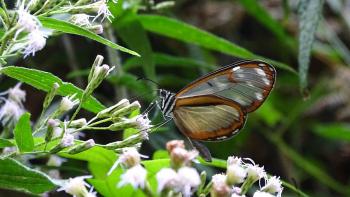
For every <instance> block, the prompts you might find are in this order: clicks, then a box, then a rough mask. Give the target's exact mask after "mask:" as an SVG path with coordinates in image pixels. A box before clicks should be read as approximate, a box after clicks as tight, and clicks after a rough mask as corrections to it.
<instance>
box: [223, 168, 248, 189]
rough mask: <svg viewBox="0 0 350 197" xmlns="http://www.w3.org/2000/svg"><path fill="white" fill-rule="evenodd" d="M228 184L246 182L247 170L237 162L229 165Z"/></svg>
mask: <svg viewBox="0 0 350 197" xmlns="http://www.w3.org/2000/svg"><path fill="white" fill-rule="evenodd" d="M226 174H227V184H229V185H235V184H239V183H243V182H244V178H245V177H246V175H247V172H246V170H245V169H244V168H243V167H242V166H240V165H237V164H232V165H228V166H227V170H226Z"/></svg>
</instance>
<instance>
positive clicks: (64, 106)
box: [58, 94, 79, 113]
mask: <svg viewBox="0 0 350 197" xmlns="http://www.w3.org/2000/svg"><path fill="white" fill-rule="evenodd" d="M78 103H79V99H75V94H74V95H72V96H65V97H63V98H62V100H61V103H60V105H59V107H58V110H59V112H60V113H64V112H67V111H69V110H71V109H72V108H73V107H74V106H75V105H77V104H78Z"/></svg>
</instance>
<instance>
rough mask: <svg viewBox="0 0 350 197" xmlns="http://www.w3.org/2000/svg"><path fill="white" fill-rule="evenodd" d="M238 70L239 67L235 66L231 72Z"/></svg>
mask: <svg viewBox="0 0 350 197" xmlns="http://www.w3.org/2000/svg"><path fill="white" fill-rule="evenodd" d="M240 68H241V67H240V66H236V67H234V68H232V71H233V72H235V71H237V70H239V69H240Z"/></svg>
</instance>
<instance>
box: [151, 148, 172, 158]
mask: <svg viewBox="0 0 350 197" xmlns="http://www.w3.org/2000/svg"><path fill="white" fill-rule="evenodd" d="M152 159H153V160H155V159H169V153H168V151H166V150H157V151H156V152H154V153H153V156H152Z"/></svg>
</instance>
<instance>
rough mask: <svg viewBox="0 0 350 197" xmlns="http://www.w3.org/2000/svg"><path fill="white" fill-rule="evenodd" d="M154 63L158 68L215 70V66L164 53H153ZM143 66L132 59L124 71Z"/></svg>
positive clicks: (137, 59)
mask: <svg viewBox="0 0 350 197" xmlns="http://www.w3.org/2000/svg"><path fill="white" fill-rule="evenodd" d="M153 61H154V62H155V64H156V65H157V67H166V68H168V67H183V68H206V69H211V70H212V69H215V68H216V67H215V66H214V65H209V64H207V63H205V62H202V61H197V60H195V59H191V58H187V57H176V56H172V55H168V54H164V53H153ZM141 65H142V61H141V60H140V58H137V57H131V58H129V59H128V60H127V61H126V62H125V63H124V65H123V70H124V71H128V70H130V69H134V68H138V67H139V66H141Z"/></svg>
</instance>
